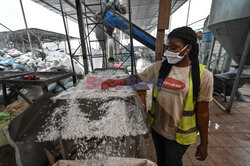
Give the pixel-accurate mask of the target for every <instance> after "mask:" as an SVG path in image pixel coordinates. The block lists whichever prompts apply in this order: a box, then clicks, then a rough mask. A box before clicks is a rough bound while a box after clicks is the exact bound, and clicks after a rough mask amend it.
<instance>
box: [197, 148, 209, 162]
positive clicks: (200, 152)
mask: <svg viewBox="0 0 250 166" xmlns="http://www.w3.org/2000/svg"><path fill="white" fill-rule="evenodd" d="M195 157H196V159H197V160H200V161H203V160H205V159H206V158H207V145H201V144H200V145H199V146H198V147H197V149H196V153H195Z"/></svg>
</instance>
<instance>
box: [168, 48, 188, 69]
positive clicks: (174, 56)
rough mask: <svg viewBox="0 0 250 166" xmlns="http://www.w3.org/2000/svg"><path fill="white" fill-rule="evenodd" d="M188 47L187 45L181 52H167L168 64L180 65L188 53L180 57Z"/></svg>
mask: <svg viewBox="0 0 250 166" xmlns="http://www.w3.org/2000/svg"><path fill="white" fill-rule="evenodd" d="M187 46H188V45H186V46H185V47H184V48H183V49H182V50H181V51H180V52H172V51H166V57H167V59H168V63H169V64H177V63H179V62H180V61H181V60H182V59H183V58H184V56H185V55H186V53H185V54H184V55H183V56H179V55H180V53H181V52H182V51H183V50H184V49H185V48H187Z"/></svg>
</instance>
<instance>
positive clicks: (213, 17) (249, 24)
mask: <svg viewBox="0 0 250 166" xmlns="http://www.w3.org/2000/svg"><path fill="white" fill-rule="evenodd" d="M249 8H250V1H249V0H240V1H236V0H213V3H212V7H211V12H210V20H209V24H208V25H209V26H208V28H209V29H210V31H211V32H212V33H213V34H214V36H215V38H216V40H218V41H219V42H220V44H221V45H222V46H223V48H225V50H226V51H227V52H228V54H229V55H230V56H231V57H232V58H233V59H234V61H235V62H236V63H239V62H240V59H241V56H242V53H243V48H244V44H245V41H246V38H247V33H248V31H249V29H250V10H249ZM245 64H246V65H250V56H249V54H248V56H247V59H246V62H245Z"/></svg>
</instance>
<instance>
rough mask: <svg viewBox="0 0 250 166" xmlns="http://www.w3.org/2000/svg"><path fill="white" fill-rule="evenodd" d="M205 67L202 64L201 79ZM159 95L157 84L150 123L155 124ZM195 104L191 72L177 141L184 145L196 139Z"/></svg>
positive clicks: (150, 113)
mask: <svg viewBox="0 0 250 166" xmlns="http://www.w3.org/2000/svg"><path fill="white" fill-rule="evenodd" d="M204 69H205V66H204V65H201V64H200V79H201V77H202V74H203V71H204ZM157 95H158V89H157V88H156V86H155V88H154V90H153V100H152V107H151V110H150V112H149V123H150V124H153V122H154V118H155V109H156V99H157ZM195 104H196V103H195V101H193V81H192V74H191V72H190V77H189V90H188V95H187V99H186V101H185V104H184V110H183V113H182V116H181V119H180V122H179V125H178V128H177V132H176V141H177V142H178V143H180V144H182V145H190V144H192V143H194V142H195V141H196V133H197V127H196V114H195Z"/></svg>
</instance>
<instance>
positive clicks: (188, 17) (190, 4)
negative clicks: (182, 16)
mask: <svg viewBox="0 0 250 166" xmlns="http://www.w3.org/2000/svg"><path fill="white" fill-rule="evenodd" d="M190 5H191V0H189V3H188V13H187V21H186V26H188V19H189V12H190Z"/></svg>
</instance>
